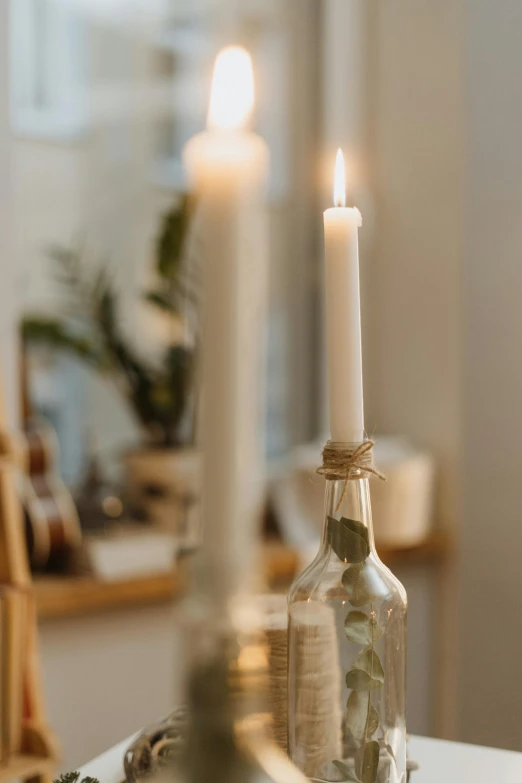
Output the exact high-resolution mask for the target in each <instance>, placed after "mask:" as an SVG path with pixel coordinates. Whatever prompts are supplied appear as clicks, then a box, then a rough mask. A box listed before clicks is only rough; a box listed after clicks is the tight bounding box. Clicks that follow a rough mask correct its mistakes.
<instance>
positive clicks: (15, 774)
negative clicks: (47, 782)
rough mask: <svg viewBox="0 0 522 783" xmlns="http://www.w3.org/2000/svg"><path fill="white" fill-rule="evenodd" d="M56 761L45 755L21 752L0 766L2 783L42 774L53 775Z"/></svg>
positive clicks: (0, 781) (0, 780) (0, 782)
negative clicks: (31, 754)
mask: <svg viewBox="0 0 522 783" xmlns="http://www.w3.org/2000/svg"><path fill="white" fill-rule="evenodd" d="M55 766H56V761H55V760H54V759H50V758H45V757H43V756H30V755H28V754H20V755H16V756H12V757H11V758H10V759H9V761H7V762H6V764H5V765H3V766H0V783H7V781H10V780H27V779H29V778H33V777H38V776H42V775H52V773H53V772H54V768H55Z"/></svg>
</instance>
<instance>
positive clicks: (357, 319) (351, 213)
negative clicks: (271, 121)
mask: <svg viewBox="0 0 522 783" xmlns="http://www.w3.org/2000/svg"><path fill="white" fill-rule="evenodd" d="M334 204H335V206H334V207H333V208H332V209H327V210H326V212H325V213H324V234H325V262H326V333H327V351H328V383H329V396H330V435H331V439H332V440H333V441H340V442H349V443H354V442H358V441H362V440H363V436H364V413H363V382H362V350H361V306H360V294H359V237H358V233H359V231H358V229H359V226H360V225H361V224H362V219H361V213H360V212H359V210H358V209H356V208H355V207H354V208H349V207H346V184H345V170H344V159H343V154H342V152H341V150H338V152H337V160H336V164H335V185H334Z"/></svg>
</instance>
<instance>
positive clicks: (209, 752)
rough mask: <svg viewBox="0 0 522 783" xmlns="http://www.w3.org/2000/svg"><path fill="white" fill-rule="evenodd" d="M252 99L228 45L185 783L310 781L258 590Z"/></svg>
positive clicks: (216, 100) (213, 122)
mask: <svg viewBox="0 0 522 783" xmlns="http://www.w3.org/2000/svg"><path fill="white" fill-rule="evenodd" d="M252 102H253V73H252V65H251V62H250V57H249V56H248V54H247V52H245V51H244V50H242V49H238V48H236V47H232V48H229V49H226V50H224V51H223V52H222V53H221V54H220V56H219V57H218V60H217V63H216V69H215V75H214V83H213V88H212V98H211V105H210V111H209V129H208V130H207V131H206V132H204V133H202V134H200V135H199V136H196V137H195V138H194V139H192V140H191V141H190V142H189V144H188V146H187V148H186V151H185V152H186V162H187V166H188V168H189V173H190V175H191V177H192V181H193V184H194V189H195V192H196V196H197V203H198V212H199V223H198V232H199V236H200V239H201V241H200V244H199V248H200V254H201V257H202V262H203V271H204V301H203V319H202V321H203V335H202V346H201V350H202V354H203V357H202V376H203V386H204V388H203V395H204V398H203V404H202V408H203V450H204V460H203V509H202V511H203V536H202V546H201V550H200V551H199V552H198V553H196V554H195V556H194V560H193V563H192V567H193V573H194V578H193V581H192V584H191V587H190V590H189V593H188V595H187V597H186V599H185V601H184V603H183V607H182V620H183V625H184V627H185V629H186V641H187V644H186V651H187V655H186V660H187V668H188V672H187V686H188V687H187V702H188V707H189V715H190V722H191V725H190V730H189V741H188V747H187V749H186V754H185V759H184V769H183V775H182V780H183V781H185V782H186V783H208V781H211V780H212V781H214V783H221V782H222V783H232V782H234V781H237V783H239V782H240V781H241V783H279V782H280V783H306V781H305V778H304V777H303V775H302V774H301V773H300V772H299V770H298V769H297V768H296V767H295V766H294V765H293V764H292V763H291V762H290V760H289V759H288V757H287V756H286V754H284V753H283V752H282V751H280V750H279V748H278V747H277V745H276V744H275V742H274V741H273V740H271V738H270V737H269V735H268V732H267V724H268V722H269V719H268V713H267V709H266V707H265V706H264V703H263V702H264V691H265V688H266V681H267V655H266V648H265V643H264V638H263V636H262V634H261V633H260V622H259V618H258V616H257V607H258V601H257V600H255V599H254V597H253V593H252V583H253V581H255V575H256V572H257V568H256V562H255V561H256V549H257V550H258V549H259V546H258V539H259V525H260V521H261V517H260V510H261V499H262V493H261V487H262V484H261V477H262V475H263V471H262V460H263V446H262V444H263V439H262V437H261V433H262V421H263V416H262V410H263V405H262V398H263V396H264V388H265V387H264V383H263V363H264V362H263V359H264V351H263V349H262V345H263V333H264V312H265V300H266V277H267V274H268V263H267V262H268V258H267V253H266V242H265V233H264V220H263V215H264V198H263V197H264V182H265V179H266V173H267V165H268V156H267V152H266V148H265V144H264V142H263V141H262V139H261V138H260V137H259V136H256V135H255V134H253V133H251V132H249V131H248V130H246V128H245V127H244V126H245V123H246V120H247V119H248V114H249V112H250V109H251V107H252ZM256 545H257V546H256Z"/></svg>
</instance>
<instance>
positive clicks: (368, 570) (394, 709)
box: [288, 478, 407, 783]
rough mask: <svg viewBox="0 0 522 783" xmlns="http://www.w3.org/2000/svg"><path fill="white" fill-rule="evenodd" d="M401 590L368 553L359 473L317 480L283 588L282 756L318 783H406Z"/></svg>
mask: <svg viewBox="0 0 522 783" xmlns="http://www.w3.org/2000/svg"><path fill="white" fill-rule="evenodd" d="M406 606H407V600H406V593H405V590H404V588H403V587H402V585H401V584H400V582H399V581H398V580H397V579H396V578H395V577H394V576H393V575H392V573H391V572H390V571H389V569H388V568H386V567H385V566H384V565H383V563H381V561H380V560H379V557H378V555H377V553H376V550H375V545H374V540H373V531H372V524H371V509H370V501H369V488H368V480H367V479H364V478H363V479H355V480H349V481H343V480H334V481H332V480H329V481H327V482H326V508H325V524H324V528H323V536H322V542H321V547H320V550H319V553H318V555H317V557H316V558H315V560H314V561H313V562H312V563H311V565H310V566H309V567H308V568H307V569H306V570H305V571H304V572H303V574H301V575H300V576H299V577H298V578H297V579H296V581H295V582H294V584H293V585H292V588H291V590H290V594H289V653H288V654H289V682H288V691H289V705H288V730H289V736H288V739H289V754H290V757H291V759H292V760H293V761H294V763H295V764H296V765H297V766H298V767H299V768H300V769H301V770H302V771H303V772H304V774H305V775H306V776H307V777H309V778H312V779H314V780H321V781H332V782H335V783H337V781H343V780H348V781H360V783H405V781H406V720H405V699H406Z"/></svg>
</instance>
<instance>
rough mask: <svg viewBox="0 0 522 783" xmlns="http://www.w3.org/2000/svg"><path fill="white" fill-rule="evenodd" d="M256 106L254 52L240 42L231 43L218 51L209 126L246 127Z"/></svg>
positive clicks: (231, 128)
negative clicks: (238, 43)
mask: <svg viewBox="0 0 522 783" xmlns="http://www.w3.org/2000/svg"><path fill="white" fill-rule="evenodd" d="M253 106H254V73H253V69H252V60H251V58H250V55H249V54H248V52H247V51H246V50H245V49H243V48H242V47H240V46H228V47H227V48H226V49H222V50H221V52H220V53H219V54H218V56H217V59H216V64H215V66H214V76H213V79H212V91H211V94H210V106H209V110H208V127H209V128H215V129H219V130H237V129H240V128H243V127H244V126H245V124H246V123H247V121H248V119H249V117H250V114H251V113H252V109H253Z"/></svg>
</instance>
